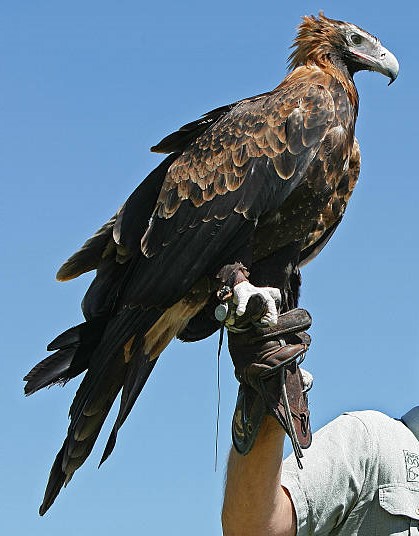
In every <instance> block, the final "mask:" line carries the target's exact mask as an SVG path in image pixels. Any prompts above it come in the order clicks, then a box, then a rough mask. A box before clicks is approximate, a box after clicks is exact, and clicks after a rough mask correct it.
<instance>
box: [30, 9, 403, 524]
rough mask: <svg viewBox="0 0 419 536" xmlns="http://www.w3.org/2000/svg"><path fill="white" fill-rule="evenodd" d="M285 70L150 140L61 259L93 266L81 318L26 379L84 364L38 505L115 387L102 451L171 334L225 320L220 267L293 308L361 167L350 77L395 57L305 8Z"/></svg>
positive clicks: (78, 460)
mask: <svg viewBox="0 0 419 536" xmlns="http://www.w3.org/2000/svg"><path fill="white" fill-rule="evenodd" d="M290 69H291V71H290V73H289V74H288V76H287V77H286V78H285V80H284V81H283V82H282V83H281V84H280V85H279V86H278V87H276V88H275V89H274V90H272V91H270V92H267V93H263V94H261V95H257V96H255V97H251V98H247V99H244V100H242V101H239V102H236V103H233V104H230V105H227V106H223V107H221V108H218V109H216V110H213V111H212V112H209V113H208V114H206V115H205V116H204V117H203V118H202V119H199V120H197V121H194V122H192V123H189V124H187V125H185V126H184V127H182V128H181V129H180V130H179V131H178V132H175V133H173V134H171V135H169V136H167V137H166V138H164V139H163V140H162V141H161V142H160V143H159V144H158V145H156V146H155V147H153V150H154V151H156V152H162V153H168V154H169V156H167V157H166V159H165V160H164V161H163V162H162V163H161V164H160V165H159V166H158V167H157V168H156V169H155V170H154V171H152V172H151V173H150V175H149V176H148V177H147V178H146V179H145V180H144V181H143V182H142V183H141V184H140V185H139V186H138V188H137V189H136V190H135V191H134V192H133V194H132V195H131V196H130V197H129V199H128V200H127V201H126V203H125V204H124V206H123V207H122V208H121V209H120V210H119V211H118V213H117V214H116V215H115V216H114V217H113V218H111V219H110V220H109V221H108V222H107V223H106V224H105V225H104V226H103V227H102V228H101V229H100V230H99V231H98V232H97V233H96V234H95V235H94V236H93V237H92V238H91V239H89V240H88V241H87V242H86V243H85V244H84V246H83V247H82V249H81V250H80V251H78V252H77V253H75V254H74V255H73V256H72V257H71V258H70V259H69V260H68V261H67V262H66V263H65V264H64V265H63V266H62V267H61V268H60V270H59V272H58V274H57V278H58V279H59V280H61V281H65V280H69V279H72V278H74V277H77V276H78V275H80V274H81V273H84V272H86V271H89V270H92V269H97V274H96V277H95V279H94V281H93V282H92V284H91V286H90V288H89V290H88V291H87V293H86V296H85V298H84V300H83V313H84V315H85V318H86V322H84V323H83V324H80V325H79V326H75V327H73V328H70V329H69V330H67V331H66V332H65V333H63V334H61V335H60V336H59V337H57V339H55V340H54V341H53V342H52V343H51V344H50V345H49V346H48V350H54V351H55V353H54V354H53V355H51V356H49V357H47V358H46V359H44V360H43V361H42V362H41V363H39V364H38V365H36V366H35V367H34V368H33V369H32V371H31V372H29V374H28V375H27V376H26V378H25V379H26V380H27V385H26V388H25V392H26V393H27V394H31V393H33V392H35V391H37V390H38V389H40V388H42V387H45V386H48V385H52V384H54V383H66V382H67V381H68V380H70V379H71V378H74V377H75V376H77V375H78V374H80V373H82V372H85V376H84V379H83V381H82V383H81V385H80V388H79V389H78V391H77V394H76V396H75V398H74V401H73V403H72V405H71V408H70V425H69V428H68V433H67V437H66V439H65V441H64V444H63V446H62V448H61V450H60V452H59V453H58V455H57V457H56V460H55V462H54V465H53V467H52V469H51V474H50V478H49V482H48V485H47V489H46V492H45V497H44V501H43V504H42V506H41V508H40V513H41V514H43V513H44V512H45V511H46V510H47V509H48V508H49V507H50V506H51V504H52V503H53V501H54V500H55V498H56V496H57V494H58V493H59V491H60V489H61V487H62V486H63V485H64V484H65V483H66V482H68V481H69V480H70V479H71V477H72V475H73V473H74V471H75V470H76V469H77V468H78V467H80V465H82V463H83V462H84V461H85V459H86V458H87V456H88V455H89V453H90V451H91V449H92V448H93V445H94V443H95V440H96V438H97V436H98V434H99V431H100V429H101V427H102V424H103V422H104V420H105V419H106V416H107V414H108V412H109V410H110V408H111V406H112V404H113V402H114V400H115V398H116V396H117V394H118V393H119V392H120V391H121V390H122V396H121V405H120V410H119V414H118V416H117V420H116V423H115V426H114V428H113V430H112V433H111V436H110V438H109V441H108V444H107V446H106V449H105V452H104V455H103V458H102V461H103V460H104V459H106V457H107V456H109V454H110V453H111V451H112V449H113V447H114V445H115V441H116V437H117V433H118V430H119V428H120V427H121V425H122V424H123V422H124V420H125V419H126V417H127V415H128V413H129V412H130V410H131V408H132V406H133V404H134V402H135V400H136V398H137V397H138V395H139V393H140V392H141V389H142V388H143V386H144V384H145V382H146V381H147V378H148V376H149V374H150V373H151V371H152V369H153V367H154V365H155V363H156V361H157V358H158V356H159V354H160V353H161V351H162V350H163V349H164V348H165V347H166V346H167V344H168V343H169V342H170V340H171V339H172V338H173V337H175V336H177V337H179V338H182V339H183V340H198V339H200V338H203V337H205V336H207V335H209V334H210V333H212V332H214V331H215V330H216V329H217V328H218V327H219V324H218V323H217V321H216V320H215V318H214V316H213V310H214V305H215V303H216V301H215V297H214V296H215V290H216V289H217V287H218V284H219V282H218V280H217V278H216V274H217V273H218V272H219V270H220V269H221V268H222V267H223V266H225V265H228V264H231V263H234V262H236V261H240V262H242V263H243V264H244V265H245V266H246V267H247V268H248V269H249V271H250V281H251V282H252V283H253V284H255V285H269V286H275V287H278V288H280V289H281V293H282V296H283V297H284V299H283V303H282V308H283V310H285V309H287V308H290V307H295V306H296V304H297V300H298V292H299V284H300V280H299V266H301V265H303V264H305V263H307V262H308V261H309V260H311V259H312V258H313V257H314V256H316V255H317V254H318V252H319V251H320V250H321V249H322V248H323V247H324V245H325V244H326V242H327V241H328V240H329V238H330V236H331V235H332V234H333V232H334V231H335V229H336V227H337V225H338V224H339V222H340V220H341V218H342V216H343V213H344V211H345V208H346V205H347V202H348V200H349V197H350V195H351V193H352V191H353V188H354V186H355V184H356V181H357V177H358V173H359V147H358V143H357V141H356V139H355V137H354V129H355V121H356V117H357V112H358V94H357V91H356V88H355V85H354V82H353V75H354V73H355V72H356V71H358V70H361V69H368V70H375V71H378V72H381V73H383V74H386V75H388V76H389V77H390V79H391V80H393V79H394V78H395V77H396V75H397V70H398V66H397V61H396V59H395V58H394V56H393V55H392V54H391V53H390V52H388V51H387V50H386V49H384V48H383V47H382V46H381V44H380V43H379V41H378V40H377V39H376V38H375V37H373V36H371V35H370V34H368V33H367V32H365V31H363V30H361V29H359V28H357V27H356V26H354V25H352V24H349V23H345V22H341V21H334V20H332V19H328V18H327V17H325V16H324V15H322V14H320V15H319V17H317V18H316V17H305V18H304V19H303V22H302V23H301V25H300V27H299V32H298V36H297V38H296V40H295V43H294V50H293V52H292V54H291V56H290Z"/></svg>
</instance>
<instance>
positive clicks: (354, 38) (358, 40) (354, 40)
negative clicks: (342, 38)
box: [350, 33, 363, 45]
mask: <svg viewBox="0 0 419 536" xmlns="http://www.w3.org/2000/svg"><path fill="white" fill-rule="evenodd" d="M350 39H351V41H352V43H353V44H354V45H360V44H361V43H362V41H363V38H362V36H360V35H359V34H356V33H353V34H351V36H350Z"/></svg>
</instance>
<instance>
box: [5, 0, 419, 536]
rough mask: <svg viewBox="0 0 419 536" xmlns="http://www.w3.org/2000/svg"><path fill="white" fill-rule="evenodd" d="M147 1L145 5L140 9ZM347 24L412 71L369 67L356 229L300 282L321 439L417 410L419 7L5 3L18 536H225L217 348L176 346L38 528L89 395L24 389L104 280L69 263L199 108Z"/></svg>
mask: <svg viewBox="0 0 419 536" xmlns="http://www.w3.org/2000/svg"><path fill="white" fill-rule="evenodd" d="M145 4H147V5H146V6H145ZM319 9H324V11H325V13H326V15H328V16H331V17H335V18H340V19H344V20H349V21H351V22H354V23H356V24H358V25H360V26H361V27H363V28H365V29H367V30H369V31H370V32H372V33H374V34H375V35H377V36H379V37H380V38H381V40H382V42H383V44H384V45H385V46H387V47H388V48H389V49H390V50H392V52H394V53H395V54H396V56H397V57H398V59H399V61H400V76H399V79H398V80H397V81H396V83H394V84H393V85H392V86H391V87H387V85H386V84H387V82H386V79H385V78H383V77H382V76H379V75H378V74H375V73H373V74H372V73H361V74H360V75H358V76H357V78H356V81H357V86H358V89H359V92H360V96H361V105H360V115H359V121H358V124H357V135H358V137H359V139H360V143H361V149H362V155H363V163H362V173H361V180H360V184H359V185H358V187H357V190H356V192H355V194H354V196H353V199H352V200H351V204H350V206H349V208H348V211H347V214H346V217H345V219H344V222H343V224H342V225H341V226H340V228H339V230H338V232H337V233H336V235H335V237H334V238H333V240H332V241H331V242H330V243H329V245H328V247H327V248H326V249H325V250H324V251H323V253H322V254H321V256H320V257H319V258H318V259H316V261H315V262H313V263H312V264H311V265H310V266H308V267H307V268H306V269H305V270H304V274H303V292H302V300H301V305H302V306H305V307H307V308H308V309H309V310H310V312H311V314H312V316H313V319H314V324H313V328H312V330H311V334H312V336H313V344H312V348H311V350H310V352H309V354H308V357H307V360H306V367H307V368H309V369H310V370H311V371H312V372H313V374H314V376H315V386H314V389H313V391H312V394H311V411H312V422H313V426H314V428H318V427H319V426H321V425H322V424H324V423H325V422H327V421H328V420H330V419H331V418H333V417H334V416H335V415H337V414H339V413H341V412H342V411H345V410H351V409H362V408H373V409H380V410H383V411H386V412H388V413H390V414H392V415H395V416H398V415H400V414H401V413H403V412H404V411H405V410H407V409H408V408H410V407H411V406H412V405H415V404H418V403H419V401H418V399H417V392H418V389H417V387H418V376H419V374H418V367H419V365H418V356H417V353H418V350H417V344H416V334H417V329H418V328H417V322H418V315H417V305H416V303H417V299H418V295H419V292H418V291H419V288H418V286H419V283H418V278H417V277H416V275H417V271H418V266H419V255H418V247H417V231H418V219H417V217H418V195H419V185H418V177H417V154H418V130H417V124H418V119H419V118H418V113H419V112H418V110H417V106H416V103H417V91H418V89H417V88H418V84H419V78H418V61H417V33H418V32H417V19H418V16H419V8H418V4H417V2H414V1H413V0H412V1H406V0H401V1H399V2H397V3H396V4H395V3H393V2H391V3H390V2H384V3H383V2H380V3H379V4H378V3H377V2H366V1H365V0H362V1H360V0H352V1H351V2H346V3H343V2H340V3H338V2H334V1H332V0H327V1H322V2H321V3H316V2H303V1H294V2H288V1H287V2H282V1H279V0H276V1H271V0H267V1H266V2H256V3H255V2H249V1H247V0H240V1H239V0H231V1H229V2H226V1H225V0H224V1H220V0H213V1H211V2H196V1H191V0H188V1H184V2H171V1H170V2H169V1H167V0H162V1H160V2H154V3H153V2H147V3H145V2H139V1H134V0H121V1H119V2H117V1H113V2H110V1H104V0H101V1H98V0H92V1H87V2H86V1H84V2H81V1H79V0H74V1H73V2H56V1H46V0H40V1H37V0H32V1H20V2H12V1H9V2H7V1H6V2H3V3H2V6H1V8H0V19H1V23H0V24H1V27H0V45H1V51H2V60H1V66H0V76H1V88H0V95H1V97H0V98H1V101H0V105H1V116H2V121H1V127H0V138H1V139H0V147H1V160H0V169H1V184H2V186H1V187H2V195H1V198H0V214H1V219H2V233H1V234H2V262H1V271H2V274H1V278H0V285H1V298H2V313H3V314H2V331H3V333H2V336H1V342H0V344H1V378H2V383H1V391H0V392H1V395H0V396H1V397H2V399H1V406H0V407H1V411H2V417H1V423H2V442H1V447H0V455H1V458H0V463H1V473H0V482H1V486H0V490H1V491H0V495H1V496H0V504H1V514H0V531H1V533H2V534H8V535H11V536H14V535H20V534H24V533H28V534H31V536H38V535H39V536H41V535H42V536H52V535H55V534H57V532H58V531H59V534H60V536H74V535H76V534H78V535H84V534H89V533H95V534H101V535H102V536H111V535H114V534H116V533H119V532H122V531H129V532H130V534H144V535H160V534H169V533H170V534H171V535H172V536H177V535H182V536H183V535H185V534H199V535H200V536H214V535H217V534H221V529H220V522H219V517H220V516H219V512H220V507H221V501H222V490H223V481H224V465H225V459H226V456H227V452H228V449H229V444H230V420H231V414H232V411H233V407H234V402H235V396H236V389H237V385H236V382H235V379H234V377H233V372H232V367H231V364H230V360H229V356H228V353H227V351H224V353H223V356H222V366H221V377H222V381H221V383H222V392H221V419H220V439H219V447H220V456H219V469H218V471H217V472H216V473H215V472H214V442H215V417H216V403H217V391H216V345H217V342H216V340H215V339H214V338H212V339H210V340H208V341H205V342H202V343H198V344H194V345H182V344H180V343H175V344H173V345H171V347H170V348H169V349H168V350H167V351H166V352H165V354H164V355H163V357H162V359H161V361H160V362H159V364H158V366H157V367H156V369H155V371H154V374H153V376H152V379H151V380H150V382H149V383H148V384H147V387H146V388H145V390H144V393H143V395H142V396H141V399H140V400H139V403H137V405H136V407H135V409H134V411H133V412H132V414H131V416H130V418H129V420H128V422H127V423H126V425H125V426H124V428H123V430H122V432H121V434H120V436H119V441H118V445H117V448H116V449H115V451H114V454H113V455H112V457H111V458H110V459H109V460H108V461H107V462H106V464H105V465H104V466H103V467H102V468H101V469H100V470H99V471H97V469H96V467H97V463H98V461H99V459H100V456H101V450H102V448H103V446H104V441H105V439H106V436H107V433H106V432H108V431H109V427H110V424H111V423H110V422H109V423H108V425H107V426H106V429H105V430H104V432H105V433H103V434H102V436H101V438H100V440H99V442H98V446H97V448H96V449H95V450H94V452H93V454H92V455H91V457H90V459H89V460H88V462H87V463H86V464H85V466H83V468H82V469H81V470H79V471H78V472H77V473H76V475H75V477H74V478H73V480H72V482H71V484H70V485H69V486H68V487H67V489H66V490H64V491H63V492H62V493H61V495H60V497H59V498H58V500H57V502H56V504H54V506H53V507H52V509H51V510H50V512H48V514H47V515H46V516H45V517H44V518H39V517H38V514H37V509H38V506H39V504H40V501H41V499H42V495H43V490H44V486H45V483H46V479H47V476H48V472H49V468H50V465H51V463H52V461H53V459H54V456H55V454H56V451H57V450H58V448H59V447H60V446H61V442H62V439H63V436H64V434H65V431H66V428H67V424H68V422H67V412H68V407H69V404H70V400H71V399H72V397H73V394H74V391H75V388H76V386H77V384H76V382H72V383H71V384H68V385H67V386H66V387H65V388H64V389H61V388H53V389H50V390H48V391H45V392H40V393H38V394H37V395H35V396H33V397H31V398H29V399H25V398H24V397H23V394H22V387H23V384H22V381H21V378H22V376H23V375H24V374H25V373H26V372H27V371H28V369H29V368H31V367H32V366H33V364H35V363H36V362H37V361H39V360H40V359H41V358H43V357H44V356H45V355H46V352H45V345H46V343H47V342H49V341H50V340H51V339H53V338H54V337H55V336H56V335H57V334H58V333H60V332H61V331H63V330H64V329H65V328H67V327H68V326H70V325H73V324H76V323H78V322H79V321H80V320H81V313H80V308H79V303H80V301H81V298H82V296H83V294H84V291H85V289H86V287H87V285H88V284H89V281H90V280H91V276H90V275H88V276H84V277H82V278H81V279H80V280H78V281H74V282H71V283H67V284H59V283H56V282H55V281H54V274H55V271H56V269H57V267H58V266H59V265H60V264H61V262H62V261H63V260H65V259H66V258H67V257H68V256H69V255H70V254H71V253H72V252H73V251H74V250H75V249H76V248H77V247H78V246H79V245H80V244H81V243H82V242H83V241H84V240H85V238H87V237H88V236H89V235H90V234H91V233H92V232H93V231H95V230H96V229H97V228H98V227H99V225H100V224H102V222H104V221H105V219H107V218H108V217H109V216H110V215H112V214H113V213H114V212H115V209H116V208H117V207H119V205H120V204H121V203H122V202H123V201H124V199H125V198H126V197H127V196H128V195H129V193H130V192H131V191H132V190H133V189H134V187H135V186H136V184H137V183H138V182H139V181H141V179H142V178H143V177H144V176H145V175H146V174H147V173H148V172H149V171H150V170H151V169H152V168H153V167H154V166H155V165H156V164H158V162H159V161H160V160H161V157H160V156H158V155H152V154H151V153H149V151H148V148H149V147H150V146H151V145H153V144H154V143H155V142H157V141H159V140H160V139H161V138H162V137H163V136H164V135H166V134H168V133H169V132H170V131H173V130H175V129H177V127H179V126H180V125H182V124H184V123H186V122H188V121H192V120H194V119H195V118H197V117H198V116H200V115H201V114H203V113H204V112H206V111H208V110H210V109H212V108H214V107H216V106H220V105H223V104H225V103H229V102H232V101H234V100H236V99H240V98H243V97H247V96H250V95H253V94H256V93H259V92H262V91H265V90H268V89H271V88H273V87H274V86H275V85H276V84H277V83H278V82H279V81H280V80H281V79H282V78H283V76H284V74H285V64H286V57H287V55H288V46H289V45H290V43H291V40H292V38H293V36H294V33H295V27H296V26H297V24H298V22H299V18H300V16H301V15H304V14H310V13H317V11H318V10H319Z"/></svg>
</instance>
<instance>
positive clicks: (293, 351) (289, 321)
mask: <svg viewBox="0 0 419 536" xmlns="http://www.w3.org/2000/svg"><path fill="white" fill-rule="evenodd" d="M246 312H247V311H246ZM310 325H311V317H310V315H309V314H308V312H307V311H305V310H304V309H292V310H291V311H288V312H286V313H284V314H281V315H279V317H278V323H277V325H276V326H274V327H269V328H267V327H255V326H253V325H251V327H250V328H249V329H248V330H247V331H243V332H238V333H236V332H231V331H229V334H228V341H229V350H230V354H231V357H232V360H233V363H234V367H235V374H236V377H237V379H238V381H239V382H240V387H239V393H238V397H237V404H236V409H235V412H234V417H233V424H232V434H233V444H234V446H235V448H236V450H237V451H238V452H239V453H240V454H247V453H248V452H249V451H250V450H251V448H252V446H253V444H254V441H255V439H256V436H257V433H258V430H259V427H260V424H261V422H262V419H263V417H264V416H265V415H266V414H270V415H272V416H273V417H275V418H276V419H277V420H278V422H279V423H280V424H281V426H282V427H283V428H284V429H285V431H286V432H287V434H288V435H289V436H290V438H291V442H292V444H293V448H294V451H295V454H296V456H297V461H298V463H299V465H301V462H300V460H299V458H301V457H302V453H301V448H308V447H309V446H310V443H311V430H310V423H309V410H308V401H307V394H306V390H305V387H304V383H303V378H302V375H301V372H300V369H299V367H298V364H299V363H300V362H301V361H302V360H303V358H304V354H305V352H306V351H307V349H308V347H309V345H310V336H309V335H308V334H307V333H305V332H304V330H305V329H308V328H309V327H310ZM248 327H249V326H248Z"/></svg>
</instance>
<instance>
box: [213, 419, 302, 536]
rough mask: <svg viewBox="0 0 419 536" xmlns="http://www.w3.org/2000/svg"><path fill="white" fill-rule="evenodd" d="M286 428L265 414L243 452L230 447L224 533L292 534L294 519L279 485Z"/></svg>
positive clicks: (231, 535) (240, 535)
mask: <svg viewBox="0 0 419 536" xmlns="http://www.w3.org/2000/svg"><path fill="white" fill-rule="evenodd" d="M284 439H285V431H284V430H283V428H281V427H280V426H279V425H278V423H277V422H276V421H275V420H274V419H273V418H272V417H269V416H267V417H265V419H264V421H263V423H262V426H261V428H260V431H259V433H258V436H257V439H256V442H255V445H254V446H253V448H252V450H251V451H250V452H249V454H247V455H246V456H241V455H240V454H238V453H237V452H236V451H235V449H234V448H232V449H231V452H230V457H229V461H228V467H227V482H226V489H225V497H224V505H223V513H222V522H223V533H224V536H295V534H296V519H295V513H294V508H293V505H292V501H291V499H290V497H289V495H288V493H287V490H286V489H284V488H283V487H282V486H281V471H282V457H283V447H284Z"/></svg>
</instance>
